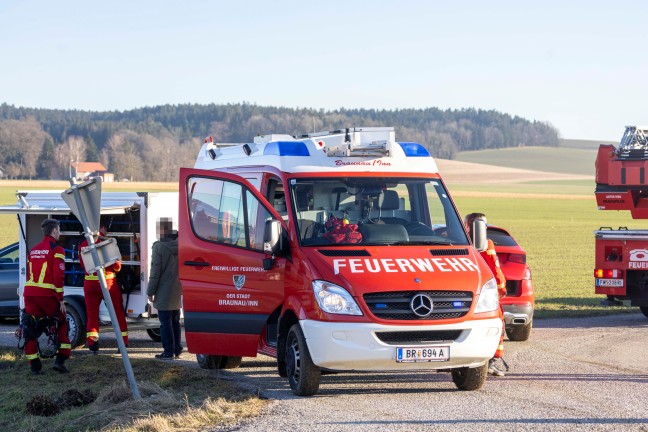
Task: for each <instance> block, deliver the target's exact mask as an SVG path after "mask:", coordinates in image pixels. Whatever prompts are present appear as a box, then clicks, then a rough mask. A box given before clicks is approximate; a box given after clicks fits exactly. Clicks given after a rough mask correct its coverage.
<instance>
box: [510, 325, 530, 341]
mask: <svg viewBox="0 0 648 432" xmlns="http://www.w3.org/2000/svg"><path fill="white" fill-rule="evenodd" d="M531 327H533V321H531V322H530V323H529V324H525V325H516V326H513V327H511V328H507V329H506V336H508V338H509V340H511V341H515V342H524V341H525V340H529V336H530V335H531Z"/></svg>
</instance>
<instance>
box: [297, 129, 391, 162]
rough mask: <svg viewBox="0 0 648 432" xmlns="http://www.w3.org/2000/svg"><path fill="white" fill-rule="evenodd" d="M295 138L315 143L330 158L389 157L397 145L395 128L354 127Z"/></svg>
mask: <svg viewBox="0 0 648 432" xmlns="http://www.w3.org/2000/svg"><path fill="white" fill-rule="evenodd" d="M295 138H296V139H298V140H300V141H305V140H311V141H313V142H315V143H316V145H317V146H319V147H320V148H322V149H323V150H324V151H325V152H326V154H327V156H329V157H352V156H356V157H366V156H377V157H381V156H389V154H390V151H391V147H392V145H394V144H395V143H396V134H395V132H394V128H393V127H362V128H361V127H353V128H346V129H337V130H334V131H328V132H314V133H310V134H304V135H300V136H296V137H295Z"/></svg>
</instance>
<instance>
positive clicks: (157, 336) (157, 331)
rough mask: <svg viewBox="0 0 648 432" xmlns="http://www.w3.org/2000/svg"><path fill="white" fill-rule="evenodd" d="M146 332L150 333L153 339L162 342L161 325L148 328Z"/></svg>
mask: <svg viewBox="0 0 648 432" xmlns="http://www.w3.org/2000/svg"><path fill="white" fill-rule="evenodd" d="M146 333H148V335H149V337H150V338H151V340H152V341H154V342H162V333H160V327H158V328H150V329H146Z"/></svg>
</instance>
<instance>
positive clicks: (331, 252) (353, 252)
mask: <svg viewBox="0 0 648 432" xmlns="http://www.w3.org/2000/svg"><path fill="white" fill-rule="evenodd" d="M318 252H319V253H321V254H322V255H324V256H337V257H339V256H371V254H370V253H369V252H368V251H367V250H366V249H349V250H340V249H319V250H318Z"/></svg>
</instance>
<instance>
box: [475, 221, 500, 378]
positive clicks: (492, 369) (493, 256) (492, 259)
mask: <svg viewBox="0 0 648 432" xmlns="http://www.w3.org/2000/svg"><path fill="white" fill-rule="evenodd" d="M476 220H481V221H484V223H487V221H486V215H485V214H483V213H470V214H469V215H467V216H466V218H465V224H466V228H467V229H468V232H469V233H470V236H471V237H472V235H473V232H472V228H473V222H474V221H476ZM480 254H481V256H482V258H484V261H486V264H488V268H490V270H491V272H493V276H495V281H496V282H497V293H498V294H499V298H500V299H501V298H502V297H504V296H506V278H505V277H504V273H502V269H501V268H500V264H499V259H498V258H497V253H496V252H495V245H494V244H493V241H492V240H491V239H488V246H487V247H486V250H485V251H483V252H480ZM499 310H500V318H501V319H502V335H501V336H500V342H499V345H498V346H497V350H495V355H494V356H493V358H492V359H490V361H489V362H488V373H489V374H491V375H494V376H504V375H505V372H504V370H503V369H500V368H499V367H498V366H497V364H496V363H497V359H501V360H502V363H503V364H504V367H505V368H506V370H508V365H507V364H506V362H505V361H504V358H503V355H504V332H505V329H504V309H503V308H502V304H501V303H500V307H499Z"/></svg>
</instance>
